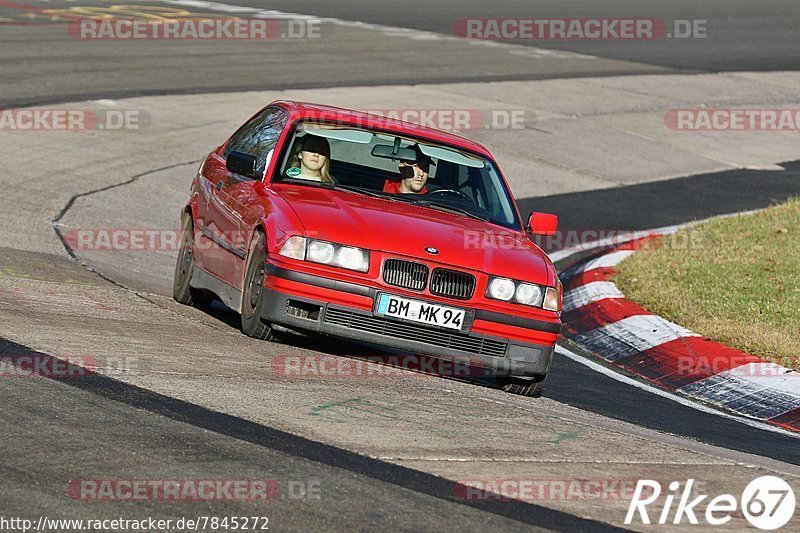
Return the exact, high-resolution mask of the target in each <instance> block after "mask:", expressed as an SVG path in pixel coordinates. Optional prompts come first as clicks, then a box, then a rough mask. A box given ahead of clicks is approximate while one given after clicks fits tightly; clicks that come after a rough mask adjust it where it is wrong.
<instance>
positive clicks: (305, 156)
mask: <svg viewBox="0 0 800 533" xmlns="http://www.w3.org/2000/svg"><path fill="white" fill-rule="evenodd" d="M330 167H331V146H330V144H328V139H325V138H324V137H317V136H316V135H311V134H307V135H306V136H305V137H303V139H302V140H301V141H300V143H299V144H298V145H297V147H296V148H295V153H294V154H293V155H292V159H291V164H290V165H289V168H288V169H287V170H286V175H287V176H289V177H292V178H300V179H306V180H313V181H321V182H323V183H334V181H333V178H332V177H331V172H330Z"/></svg>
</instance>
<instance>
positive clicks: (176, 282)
mask: <svg viewBox="0 0 800 533" xmlns="http://www.w3.org/2000/svg"><path fill="white" fill-rule="evenodd" d="M192 270H194V225H193V224H192V217H191V215H189V214H188V213H184V215H183V218H182V220H181V242H180V248H179V249H178V260H177V262H176V263H175V274H174V276H173V277H172V297H173V298H174V299H175V301H176V302H179V303H182V304H185V305H193V306H194V307H197V308H200V309H202V308H204V307H208V306H209V305H210V304H211V302H212V300H213V296H211V294H210V293H208V292H206V291H204V290H201V289H195V288H193V287H192V286H191V285H189V283H190V282H191V281H192Z"/></svg>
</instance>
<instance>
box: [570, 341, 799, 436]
mask: <svg viewBox="0 0 800 533" xmlns="http://www.w3.org/2000/svg"><path fill="white" fill-rule="evenodd" d="M556 353H558V354H559V355H563V356H564V357H567V358H569V359H572V360H573V361H575V362H576V363H580V364H582V365H583V366H585V367H588V368H590V369H592V370H594V371H595V372H599V373H600V374H603V375H604V376H608V377H610V378H611V379H613V380H614V381H619V382H620V383H625V384H626V385H630V386H631V387H636V388H637V389H642V390H645V391H647V392H649V393H652V394H655V395H656V396H661V397H662V398H667V399H668V400H671V401H673V402H676V403H679V404H680V405H683V406H684V407H689V408H691V409H694V410H695V411H700V412H702V413H708V414H712V415H715V416H721V417H722V418H727V419H730V420H735V421H736V422H739V423H740V424H744V425H745V426H750V427H753V428H756V429H761V430H763V431H771V432H772V433H778V434H781V435H784V436H788V437H794V438H796V439H800V433H795V432H793V431H789V430H786V429H783V428H780V427H778V426H773V425H772V424H766V423H764V422H759V421H757V420H750V419H748V418H742V417H739V416H735V415H732V414H729V413H725V412H723V411H720V410H719V409H714V408H713V407H708V406H705V405H702V404H699V403H697V402H695V401H693V400H689V399H687V398H683V397H681V396H678V395H677V394H673V393H671V392H668V391H665V390H662V389H659V388H658V387H654V386H652V385H648V384H647V383H642V382H641V381H637V380H635V379H633V378H630V377H628V376H623V375H622V374H620V373H619V372H617V371H615V370H613V369H611V368H608V367H606V366H603V365H601V364H599V363H596V362H594V361H592V360H590V359H587V358H585V357H582V356H580V355H578V354H576V353H574V352H572V351H570V350H568V349H567V348H564V347H563V346H560V345H559V346H556Z"/></svg>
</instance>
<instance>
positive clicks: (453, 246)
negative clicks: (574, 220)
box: [275, 185, 555, 286]
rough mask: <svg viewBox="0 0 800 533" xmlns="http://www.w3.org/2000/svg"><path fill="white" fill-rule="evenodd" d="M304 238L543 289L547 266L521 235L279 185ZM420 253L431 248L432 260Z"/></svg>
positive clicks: (440, 214)
mask: <svg viewBox="0 0 800 533" xmlns="http://www.w3.org/2000/svg"><path fill="white" fill-rule="evenodd" d="M275 190H276V191H278V192H279V194H281V196H283V197H284V198H285V199H286V201H287V202H288V203H289V205H291V207H292V208H293V209H294V211H295V212H296V213H297V216H298V217H299V218H300V221H301V222H302V224H303V226H304V227H305V229H306V234H307V236H308V237H311V238H317V239H322V240H326V241H332V242H338V243H343V244H349V245H353V246H360V247H362V248H368V249H370V250H379V251H382V252H385V253H389V254H398V255H403V256H410V257H418V258H420V259H422V260H427V261H432V262H436V263H443V264H446V265H452V266H455V267H459V268H466V269H469V270H475V271H481V272H485V273H487V274H492V275H496V276H505V277H511V278H516V279H519V280H524V281H530V282H533V283H539V284H543V285H551V286H552V285H553V284H554V282H555V280H554V279H553V277H554V272H553V271H552V265H551V263H550V261H549V259H547V257H546V256H545V255H544V253H543V252H542V251H541V250H540V249H539V248H538V247H537V246H536V245H534V244H533V243H532V242H531V241H530V240H528V239H527V238H526V237H525V235H524V234H523V233H521V232H516V231H512V230H509V229H504V228H502V227H501V226H497V225H495V224H490V223H488V222H483V221H482V220H477V219H473V218H469V217H467V216H464V215H460V214H456V213H449V212H445V211H438V210H436V209H431V208H427V207H421V206H415V205H411V204H407V203H402V202H397V201H392V200H388V199H383V198H375V197H370V196H364V195H360V194H355V193H351V192H346V191H336V190H330V189H323V188H312V187H303V186H299V187H298V186H291V185H279V186H277V187H275ZM426 248H435V249H436V250H438V251H439V253H438V254H436V255H432V254H429V253H427V252H426V251H425V249H426Z"/></svg>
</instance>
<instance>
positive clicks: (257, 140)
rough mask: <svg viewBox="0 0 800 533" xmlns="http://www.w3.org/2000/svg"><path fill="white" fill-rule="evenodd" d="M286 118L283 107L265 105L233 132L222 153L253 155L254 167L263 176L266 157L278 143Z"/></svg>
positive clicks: (225, 154) (286, 114)
mask: <svg viewBox="0 0 800 533" xmlns="http://www.w3.org/2000/svg"><path fill="white" fill-rule="evenodd" d="M288 118H289V115H288V113H286V111H284V110H283V109H281V108H279V107H267V108H266V109H264V110H263V111H262V112H261V113H259V114H258V115H256V116H255V117H253V118H252V119H251V120H249V121H248V122H247V123H246V124H245V125H244V126H242V127H241V128H239V130H238V131H237V132H236V133H234V134H233V136H232V137H231V139H230V141H229V142H228V146H226V147H225V153H224V154H223V155H224V156H225V157H228V154H229V153H230V152H232V151H236V152H242V153H245V154H249V155H252V156H254V157H255V158H256V160H257V161H258V164H257V166H256V169H257V170H258V172H259V173H260V174H261V175H262V176H263V175H264V171H265V170H266V168H267V162H268V157H269V155H270V154H271V152H272V150H273V149H274V148H275V145H276V144H277V143H278V138H279V137H280V136H281V132H282V131H283V128H284V127H285V126H286V122H287V120H288Z"/></svg>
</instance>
